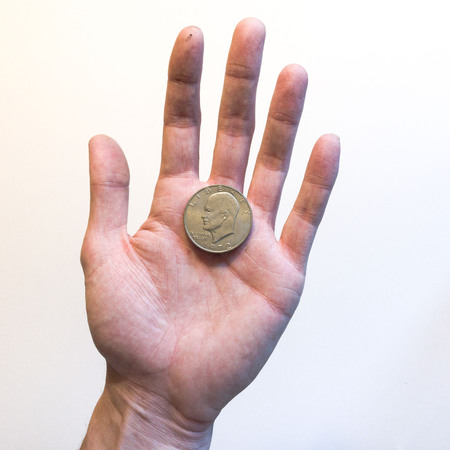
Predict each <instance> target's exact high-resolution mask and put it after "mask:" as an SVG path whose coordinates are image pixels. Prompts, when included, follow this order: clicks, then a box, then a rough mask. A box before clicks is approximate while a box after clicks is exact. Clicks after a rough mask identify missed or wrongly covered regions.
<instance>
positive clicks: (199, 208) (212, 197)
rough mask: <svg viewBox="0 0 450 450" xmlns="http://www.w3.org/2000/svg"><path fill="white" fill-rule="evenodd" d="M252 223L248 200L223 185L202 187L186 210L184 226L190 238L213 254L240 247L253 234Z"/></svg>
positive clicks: (189, 202)
mask: <svg viewBox="0 0 450 450" xmlns="http://www.w3.org/2000/svg"><path fill="white" fill-rule="evenodd" d="M252 222H253V216H252V210H251V208H250V205H249V204H248V202H247V199H246V198H245V197H244V196H243V195H242V194H241V193H240V192H239V191H237V190H236V189H233V188H232V187H230V186H225V185H223V184H218V185H213V186H208V187H205V188H203V189H200V190H199V191H198V192H196V193H195V194H194V195H193V196H192V197H191V199H190V200H189V201H188V203H187V205H186V209H185V210H184V228H185V229H186V233H187V235H188V236H189V238H190V240H191V241H192V242H193V243H194V244H195V245H196V246H197V247H200V248H201V249H203V250H206V251H207V252H211V253H224V252H228V251H230V250H233V249H235V248H236V247H239V245H241V244H242V243H243V242H244V241H245V239H246V238H247V236H248V235H249V233H250V230H251V228H252Z"/></svg>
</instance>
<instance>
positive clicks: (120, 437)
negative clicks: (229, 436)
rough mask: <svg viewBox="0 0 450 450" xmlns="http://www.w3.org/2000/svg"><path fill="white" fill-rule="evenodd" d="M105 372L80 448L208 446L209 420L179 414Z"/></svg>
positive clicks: (168, 404)
mask: <svg viewBox="0 0 450 450" xmlns="http://www.w3.org/2000/svg"><path fill="white" fill-rule="evenodd" d="M110 372H111V371H108V375H107V380H106V384H105V389H104V391H103V393H102V395H101V397H100V399H99V401H98V402H97V405H96V407H95V409H94V413H93V414H92V418H91V421H90V423H89V427H88V431H87V433H86V437H85V439H84V441H83V444H82V447H81V448H82V449H101V448H105V449H106V448H108V449H111V448H114V449H115V448H120V449H128V448H130V449H131V448H132V449H134V448H143V449H144V448H149V449H208V448H209V446H210V443H211V437H212V429H213V423H206V422H198V421H195V420H192V419H188V418H186V417H184V416H183V415H182V414H180V413H179V412H178V411H177V410H176V408H175V407H174V406H173V405H171V404H170V403H169V402H168V401H167V400H166V399H164V398H162V397H161V396H158V395H156V394H149V393H148V392H142V390H141V389H139V388H137V387H136V386H132V385H131V384H130V383H129V382H127V381H126V380H123V379H121V380H118V376H117V374H116V375H111V373H110Z"/></svg>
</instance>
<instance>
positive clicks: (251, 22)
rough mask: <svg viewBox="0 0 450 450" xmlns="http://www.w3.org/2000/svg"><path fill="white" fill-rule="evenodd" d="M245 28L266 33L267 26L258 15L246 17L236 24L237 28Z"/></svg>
mask: <svg viewBox="0 0 450 450" xmlns="http://www.w3.org/2000/svg"><path fill="white" fill-rule="evenodd" d="M243 28H245V29H252V30H253V31H259V32H262V33H264V34H265V33H266V26H265V25H264V23H263V22H262V21H261V20H259V19H258V18H256V17H246V18H245V19H242V20H240V21H239V22H238V24H237V25H236V30H241V29H243Z"/></svg>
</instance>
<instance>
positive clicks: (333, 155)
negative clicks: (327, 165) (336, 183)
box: [316, 133, 341, 163]
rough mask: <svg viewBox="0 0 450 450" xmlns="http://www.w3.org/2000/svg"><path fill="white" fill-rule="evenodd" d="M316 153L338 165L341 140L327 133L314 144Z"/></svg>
mask: <svg viewBox="0 0 450 450" xmlns="http://www.w3.org/2000/svg"><path fill="white" fill-rule="evenodd" d="M316 147H317V148H318V151H319V152H320V153H321V154H322V155H323V157H326V158H328V159H331V160H335V162H336V163H339V158H340V154H341V139H340V137H339V136H338V135H337V134H333V133H328V134H324V135H322V136H321V137H320V138H319V139H318V140H317V143H316Z"/></svg>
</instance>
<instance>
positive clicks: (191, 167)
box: [160, 27, 203, 177]
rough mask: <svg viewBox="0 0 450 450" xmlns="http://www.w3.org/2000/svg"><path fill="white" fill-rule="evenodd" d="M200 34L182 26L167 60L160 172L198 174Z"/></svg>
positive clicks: (197, 30)
mask: <svg viewBox="0 0 450 450" xmlns="http://www.w3.org/2000/svg"><path fill="white" fill-rule="evenodd" d="M202 61H203V34H202V32H201V30H200V29H198V28H196V27H188V28H185V29H183V30H182V31H181V32H180V34H179V35H178V37H177V40H176V42H175V45H174V47H173V51H172V55H171V57H170V62H169V79H168V82H167V93H166V104H165V108H164V130H163V146H162V159H161V173H160V176H161V177H164V176H179V175H187V176H192V175H194V176H198V147H199V134H200V121H201V114H200V78H201V72H202Z"/></svg>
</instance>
